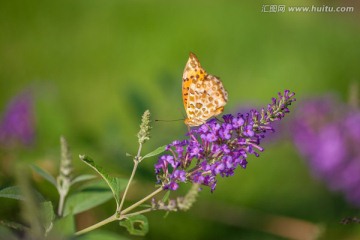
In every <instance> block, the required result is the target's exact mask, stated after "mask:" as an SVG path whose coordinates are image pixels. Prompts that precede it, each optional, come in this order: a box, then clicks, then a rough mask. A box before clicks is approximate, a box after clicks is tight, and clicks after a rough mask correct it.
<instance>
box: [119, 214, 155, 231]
mask: <svg viewBox="0 0 360 240" xmlns="http://www.w3.org/2000/svg"><path fill="white" fill-rule="evenodd" d="M120 226H122V227H125V228H126V229H127V230H128V232H129V233H130V234H131V235H135V236H145V235H146V234H147V233H148V231H149V222H148V219H147V217H145V216H144V215H135V216H132V217H129V218H127V219H126V220H124V221H120Z"/></svg>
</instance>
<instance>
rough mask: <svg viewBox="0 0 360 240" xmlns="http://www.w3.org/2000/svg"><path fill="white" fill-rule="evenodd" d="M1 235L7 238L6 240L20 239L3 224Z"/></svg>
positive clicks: (0, 230)
mask: <svg viewBox="0 0 360 240" xmlns="http://www.w3.org/2000/svg"><path fill="white" fill-rule="evenodd" d="M0 236H1V239H6V240H17V239H18V238H17V237H16V235H15V234H13V233H12V232H11V231H10V229H8V228H5V227H3V226H0Z"/></svg>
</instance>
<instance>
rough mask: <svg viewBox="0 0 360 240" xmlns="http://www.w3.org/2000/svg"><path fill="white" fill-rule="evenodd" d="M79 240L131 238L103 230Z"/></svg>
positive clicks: (88, 234) (124, 239)
mask: <svg viewBox="0 0 360 240" xmlns="http://www.w3.org/2000/svg"><path fill="white" fill-rule="evenodd" d="M76 239H78V240H98V239H101V240H129V238H127V237H124V236H121V235H118V234H115V233H113V232H108V231H103V230H96V231H92V232H89V233H87V234H85V235H82V236H80V237H78V238H76Z"/></svg>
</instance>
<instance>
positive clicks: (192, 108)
mask: <svg viewBox="0 0 360 240" xmlns="http://www.w3.org/2000/svg"><path fill="white" fill-rule="evenodd" d="M182 95H183V102H184V107H185V111H186V114H187V119H185V124H186V125H188V126H190V127H193V126H199V125H201V124H204V123H205V122H206V121H207V120H208V119H209V118H211V117H213V116H216V115H219V114H220V113H222V111H223V110H224V106H225V105H226V103H227V100H228V93H227V91H226V90H225V88H224V86H223V84H222V82H221V81H220V79H218V78H217V77H215V76H212V75H210V74H208V73H207V72H206V71H205V70H204V69H203V68H202V67H201V65H200V62H199V60H198V59H197V57H196V56H195V54H193V53H190V56H189V60H188V62H187V63H186V66H185V70H184V73H183V82H182Z"/></svg>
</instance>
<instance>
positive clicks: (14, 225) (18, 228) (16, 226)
mask: <svg viewBox="0 0 360 240" xmlns="http://www.w3.org/2000/svg"><path fill="white" fill-rule="evenodd" d="M0 225H2V226H4V227H6V228H10V229H14V230H16V231H17V232H25V231H28V230H29V227H26V226H24V225H22V224H20V223H17V222H10V221H6V220H0ZM0 227H1V226H0ZM0 236H2V235H1V234H0Z"/></svg>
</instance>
